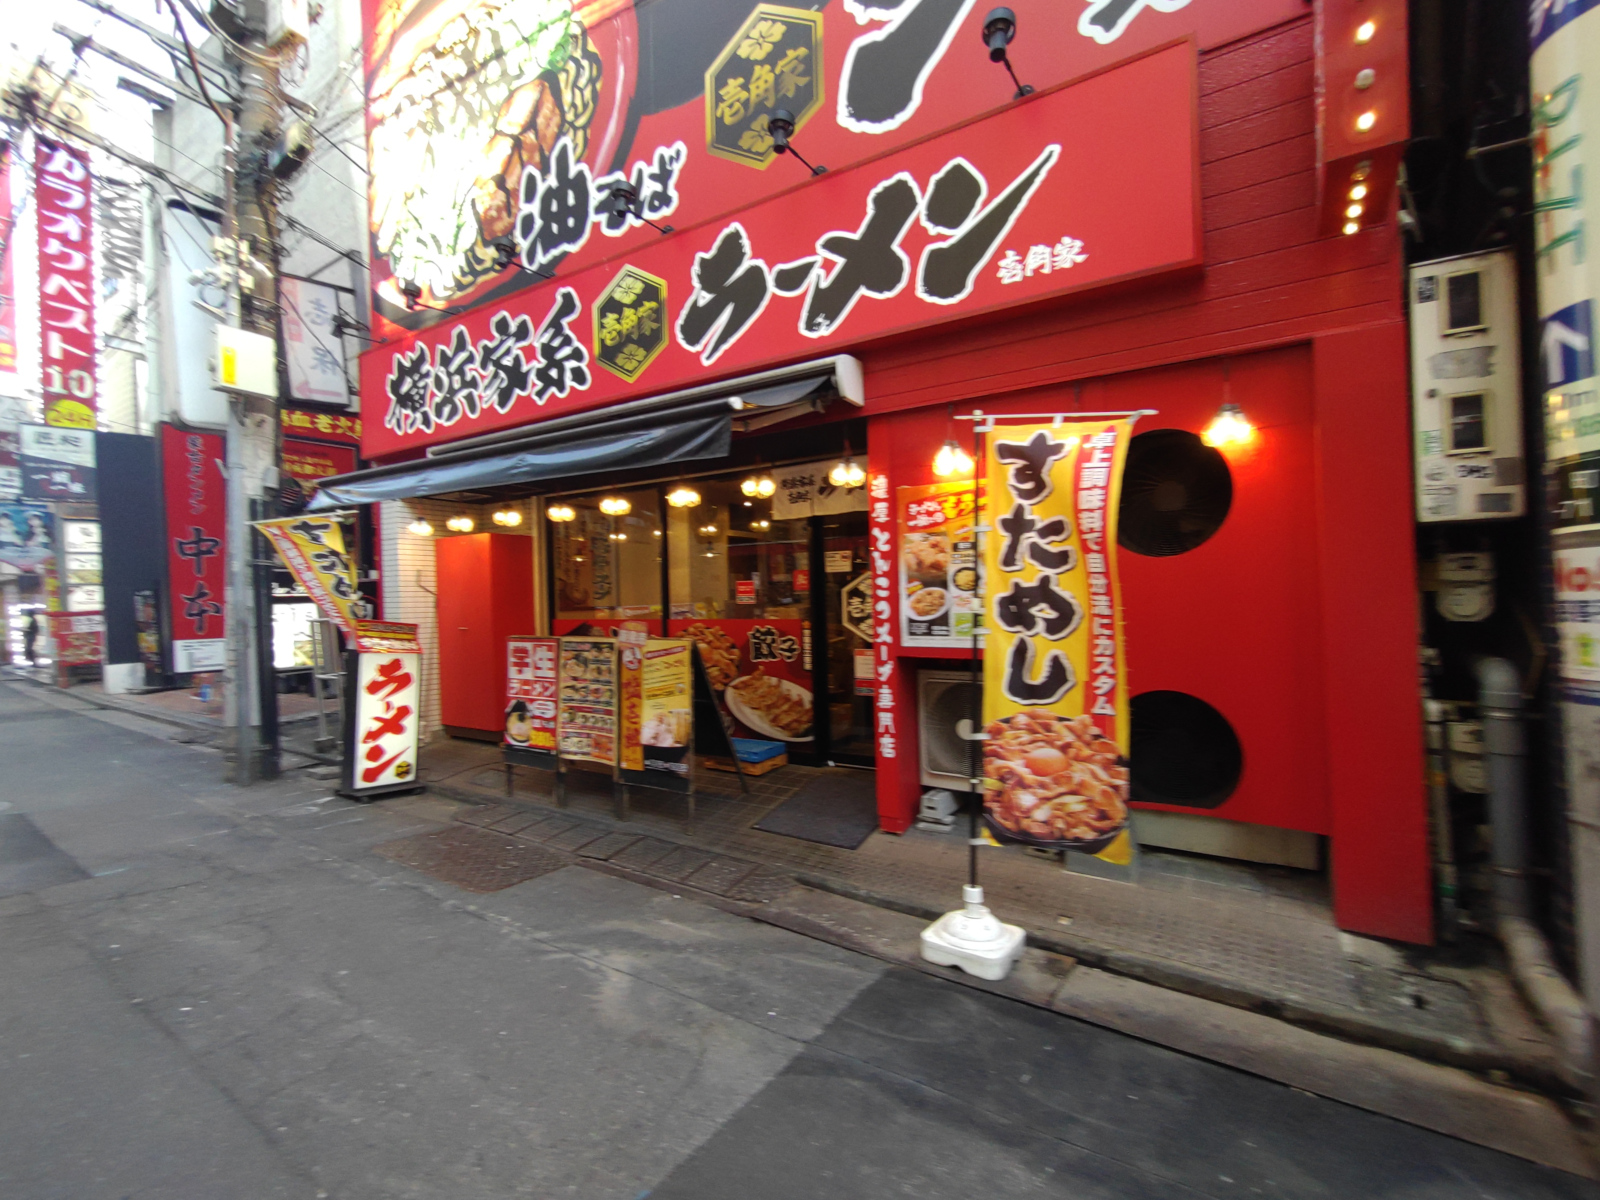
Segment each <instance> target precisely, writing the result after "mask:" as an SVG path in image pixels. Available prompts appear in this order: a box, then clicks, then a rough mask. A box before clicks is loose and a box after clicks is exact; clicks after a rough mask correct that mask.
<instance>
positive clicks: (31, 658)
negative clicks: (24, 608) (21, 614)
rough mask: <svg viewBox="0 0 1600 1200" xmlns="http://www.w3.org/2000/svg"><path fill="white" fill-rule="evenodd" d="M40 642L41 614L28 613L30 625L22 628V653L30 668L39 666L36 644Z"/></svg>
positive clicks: (35, 612)
mask: <svg viewBox="0 0 1600 1200" xmlns="http://www.w3.org/2000/svg"><path fill="white" fill-rule="evenodd" d="M38 640H39V613H38V611H37V610H35V611H32V612H29V613H28V623H27V624H26V625H24V626H23V627H22V653H23V655H24V656H25V657H26V658H27V660H28V665H29V666H30V667H32V666H37V665H38V657H37V654H36V653H35V651H34V648H33V647H34V643H35V642H37V641H38Z"/></svg>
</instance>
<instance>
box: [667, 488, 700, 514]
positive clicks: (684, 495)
mask: <svg viewBox="0 0 1600 1200" xmlns="http://www.w3.org/2000/svg"><path fill="white" fill-rule="evenodd" d="M667 503H668V504H670V505H672V507H673V508H693V507H694V506H695V505H697V504H699V503H700V493H699V492H697V491H695V490H694V489H693V488H692V487H690V486H689V485H688V484H687V483H680V484H679V485H678V486H677V487H675V488H673V489H672V490H671V491H670V492H668V493H667Z"/></svg>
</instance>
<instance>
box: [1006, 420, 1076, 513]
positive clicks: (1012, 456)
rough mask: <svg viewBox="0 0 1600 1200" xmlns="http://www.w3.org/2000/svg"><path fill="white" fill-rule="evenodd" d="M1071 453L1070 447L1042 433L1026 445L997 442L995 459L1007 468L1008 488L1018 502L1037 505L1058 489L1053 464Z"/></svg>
mask: <svg viewBox="0 0 1600 1200" xmlns="http://www.w3.org/2000/svg"><path fill="white" fill-rule="evenodd" d="M1066 452H1067V444H1066V443H1065V442H1058V441H1056V439H1055V438H1053V437H1051V436H1050V435H1049V434H1047V433H1046V432H1045V431H1044V430H1042V429H1041V430H1039V432H1037V433H1035V434H1034V435H1033V436H1032V437H1031V438H1029V439H1028V440H1027V441H1026V442H996V443H995V446H994V456H995V457H996V458H998V459H999V460H1000V461H1001V462H1003V463H1005V464H1006V466H1007V472H1006V486H1007V487H1008V488H1010V490H1011V494H1012V495H1013V496H1015V497H1016V498H1017V499H1018V500H1023V501H1026V502H1027V503H1029V504H1037V503H1039V501H1041V500H1043V499H1044V498H1045V497H1046V496H1048V495H1049V494H1050V493H1051V492H1052V491H1054V490H1055V481H1054V480H1053V479H1051V478H1050V464H1051V463H1053V462H1054V461H1055V460H1056V459H1058V458H1060V457H1062V456H1063V455H1065V454H1066Z"/></svg>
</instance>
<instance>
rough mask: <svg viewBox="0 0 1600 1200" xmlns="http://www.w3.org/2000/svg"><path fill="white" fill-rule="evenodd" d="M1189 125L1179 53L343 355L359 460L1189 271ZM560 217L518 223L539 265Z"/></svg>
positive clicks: (552, 208)
mask: <svg viewBox="0 0 1600 1200" xmlns="http://www.w3.org/2000/svg"><path fill="white" fill-rule="evenodd" d="M1195 122H1196V110H1195V50H1194V46H1193V44H1192V43H1189V42H1185V43H1180V44H1178V45H1174V46H1170V47H1167V48H1165V49H1162V50H1158V51H1154V52H1152V53H1150V54H1147V55H1145V56H1144V57H1142V58H1139V59H1136V60H1135V61H1133V62H1130V63H1127V64H1124V65H1123V66H1121V67H1117V68H1115V69H1113V70H1109V71H1106V72H1104V73H1102V74H1099V75H1096V76H1094V77H1092V78H1090V79H1087V80H1083V81H1081V82H1079V83H1075V84H1071V85H1068V86H1065V87H1062V88H1059V89H1057V90H1055V91H1053V92H1050V93H1046V94H1040V95H1036V96H1033V97H1031V98H1029V99H1027V100H1025V101H1023V102H1020V103H1018V104H1016V105H1013V106H1008V107H1006V108H1003V109H1001V110H999V111H997V112H994V113H991V114H990V115H988V116H986V117H982V118H980V119H978V120H976V121H974V122H972V123H970V124H968V125H966V126H963V127H961V128H960V129H958V130H955V131H952V132H950V133H948V134H945V135H942V136H939V137H935V138H930V139H928V140H925V141H922V142H919V143H915V144H912V145H909V146H906V147H905V148H903V149H901V150H898V151H895V152H894V153H891V154H888V155H884V156H882V157H879V158H876V159H874V160H872V161H870V162H867V163H863V164H861V165H859V166H856V167H852V168H848V169H844V170H833V171H830V172H829V173H827V174H826V175H824V176H821V177H819V178H816V179H811V180H807V181H805V182H804V183H803V184H802V186H803V187H804V189H805V190H804V192H803V193H800V194H799V195H780V196H777V197H774V198H772V199H769V200H766V201H764V202H761V203H758V204H756V205H754V206H753V207H749V208H746V209H745V210H744V211H742V212H740V213H739V214H738V215H737V217H730V218H728V219H721V218H718V219H716V220H712V221H710V222H707V223H705V224H703V225H700V226H698V227H696V228H694V229H692V230H687V231H684V232H682V233H681V234H679V235H677V236H673V237H668V238H658V239H657V240H656V241H654V242H653V243H647V244H644V245H640V246H638V247H637V248H636V250H635V251H634V252H632V253H630V254H628V255H627V257H626V261H618V260H616V259H615V258H613V259H611V260H610V261H605V262H601V263H598V264H597V265H594V266H592V267H589V268H587V269H582V270H576V271H574V272H572V273H571V274H570V275H569V274H566V273H563V274H562V275H560V276H559V277H557V278H556V279H554V280H552V281H550V282H548V283H544V284H541V285H538V286H536V287H533V288H529V289H526V290H524V291H522V292H519V293H517V294H516V295H514V296H510V297H507V298H506V299H504V300H503V301H502V300H496V301H495V302H494V303H491V304H483V305H480V306H478V307H477V308H475V309H473V310H471V311H470V312H469V313H468V314H467V315H466V316H464V317H463V318H462V319H460V320H458V321H454V322H450V323H447V324H441V325H439V326H436V327H434V328H432V329H429V330H427V331H425V332H423V333H421V334H418V335H412V336H411V337H406V338H399V339H396V340H394V341H391V342H390V343H389V344H387V345H384V346H381V347H377V348H375V349H373V350H372V351H370V352H368V353H367V354H366V355H365V356H364V357H363V360H362V393H363V396H365V397H366V398H367V404H368V408H367V419H366V424H365V436H364V439H363V447H364V450H365V453H366V454H367V456H368V457H376V456H382V455H388V454H393V453H395V452H397V451H401V450H405V449H410V448H415V447H418V446H423V445H427V444H430V443H434V442H440V441H446V440H453V439H456V438H460V437H465V436H469V435H472V434H478V433H484V432H488V431H490V430H494V429H500V428H506V427H509V426H514V425H520V424H524V423H526V422H529V421H532V420H537V419H539V418H541V417H544V416H549V415H552V414H554V413H558V412H567V411H574V410H580V409H585V408H591V407H595V406H597V405H601V404H605V403H608V402H611V401H614V400H616V399H619V398H621V397H623V396H627V395H637V394H639V393H640V392H642V391H651V392H660V391H668V390H671V389H673V388H677V387H683V386H686V385H688V384H690V383H697V382H702V381H704V380H705V379H706V378H708V377H714V376H723V375H732V374H735V373H741V372H745V371H750V370H754V369H757V368H760V367H764V366H769V365H772V364H775V363H778V362H783V361H790V360H795V359H799V358H805V357H813V356H817V355H821V354H827V353H833V352H838V351H841V350H845V349H848V348H850V347H852V346H855V345H858V344H860V343H863V342H866V341H870V340H875V339H879V338H883V337H886V336H889V335H892V334H895V333H899V332H902V331H905V330H910V329H914V328H918V327H924V326H929V325H934V324H937V323H941V322H947V321H951V320H956V319H961V318H965V317H970V316H973V315H976V314H981V313H987V312H994V311H998V310H1003V309H1006V308H1009V307H1013V306H1016V305H1019V304H1023V303H1027V302H1031V301H1037V300H1042V299H1046V298H1049V297H1054V296H1059V295H1063V294H1066V293H1069V292H1075V291H1081V290H1084V289H1087V288H1093V287H1097V286H1104V285H1105V284H1108V283H1110V282H1113V281H1116V280H1124V279H1128V278H1132V277H1135V276H1140V275H1147V274H1150V273H1153V272H1157V271H1163V270H1170V269H1173V268H1178V267H1184V266H1190V265H1193V264H1195V263H1197V262H1198V261H1199V260H1200V254H1201V249H1200V231H1199V226H1198V213H1199V202H1198V194H1197V178H1198V155H1197V145H1196V123H1195ZM556 159H557V162H556V166H557V167H558V168H559V167H560V166H561V160H562V147H561V146H559V145H558V146H557V147H556ZM718 161H719V162H720V161H722V160H720V159H719V160H718ZM569 165H570V164H569ZM781 166H782V167H783V168H784V169H786V170H794V169H795V168H794V167H793V166H792V165H791V164H789V163H787V162H784V163H782V164H781ZM535 190H537V189H535ZM580 190H581V189H580ZM572 195H573V189H571V188H568V189H566V190H565V191H564V192H562V196H564V197H566V198H567V199H568V200H570V198H571V196H572ZM802 197H803V200H804V203H803V204H797V203H796V200H797V199H800V198H802ZM563 203H564V202H563ZM529 211H530V212H533V211H535V210H532V209H530V210H529ZM570 216H571V213H570V212H568V211H567V210H566V209H565V208H563V207H562V205H560V204H543V205H541V206H538V207H537V219H536V220H535V219H534V218H533V217H529V218H528V219H527V220H525V221H524V222H523V223H522V229H523V232H524V234H526V235H527V237H528V238H530V239H532V241H531V242H530V243H529V244H530V245H534V246H535V252H534V253H535V257H536V258H537V261H538V262H539V263H540V264H541V265H548V264H547V263H546V260H545V259H544V258H543V257H542V251H539V250H538V246H539V245H542V244H543V243H542V242H541V241H540V239H545V240H546V241H549V240H550V239H551V238H557V239H558V238H560V237H563V236H566V237H569V240H573V239H578V240H584V241H585V242H586V241H587V240H588V239H589V237H590V234H589V226H588V224H587V223H583V224H582V228H581V229H579V228H578V227H576V226H574V225H572V224H571V223H570V222H569V220H568V218H569V217H570ZM585 221H587V218H585ZM563 230H565V231H566V232H565V233H563V232H562V231H563ZM551 231H554V232H551ZM547 235H548V237H547ZM599 240H600V241H604V240H605V239H604V238H603V237H602V238H600V239H599ZM554 244H555V243H554V242H551V245H554Z"/></svg>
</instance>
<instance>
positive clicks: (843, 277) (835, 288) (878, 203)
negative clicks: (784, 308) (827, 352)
mask: <svg viewBox="0 0 1600 1200" xmlns="http://www.w3.org/2000/svg"><path fill="white" fill-rule="evenodd" d="M921 203H922V197H921V195H920V194H919V193H918V191H917V185H916V183H915V182H914V181H913V180H912V178H911V176H909V175H907V174H906V173H905V172H904V171H902V172H900V173H899V174H897V175H895V176H893V177H892V178H889V179H886V180H884V181H883V182H882V183H880V184H878V186H877V187H875V188H873V189H872V194H871V195H870V196H868V197H867V215H866V219H865V220H863V221H862V222H861V227H860V228H859V229H858V230H856V232H855V233H840V232H835V233H826V234H823V235H822V237H820V238H818V239H817V250H818V251H819V252H821V253H822V254H825V255H827V256H828V257H829V258H831V259H835V260H836V261H837V262H838V264H839V265H838V266H837V267H835V268H834V269H833V272H832V273H831V274H830V275H829V276H828V278H827V279H825V280H822V281H820V282H818V280H817V277H816V276H815V275H813V276H812V282H811V294H810V295H809V296H807V297H806V304H805V311H804V312H803V313H802V314H801V317H800V332H801V333H803V334H805V335H806V336H807V337H826V336H827V335H828V334H830V333H832V332H833V331H834V329H835V328H837V327H838V325H839V323H840V322H841V321H843V320H844V319H845V317H846V316H848V315H849V313H850V310H851V309H852V308H853V307H855V303H856V300H857V299H858V298H859V297H860V296H861V294H862V293H863V292H865V293H867V294H868V295H869V296H878V297H888V296H893V295H896V294H897V293H898V292H899V291H900V289H901V288H903V287H904V286H905V283H906V279H907V277H908V276H909V275H910V274H911V260H910V259H909V258H907V257H906V254H905V251H903V250H901V249H900V239H901V237H903V236H904V235H905V231H906V227H907V226H908V225H910V224H911V219H912V218H913V217H915V216H916V215H917V209H918V208H919V207H920V205H921Z"/></svg>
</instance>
